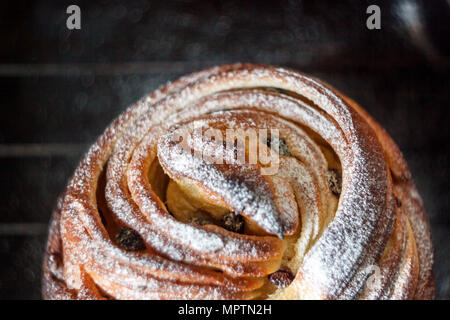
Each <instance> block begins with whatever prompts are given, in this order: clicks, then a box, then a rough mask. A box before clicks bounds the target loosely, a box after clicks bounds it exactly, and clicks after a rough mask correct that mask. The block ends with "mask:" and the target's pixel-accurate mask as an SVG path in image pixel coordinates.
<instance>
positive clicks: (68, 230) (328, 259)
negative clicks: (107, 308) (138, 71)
mask: <svg viewBox="0 0 450 320" xmlns="http://www.w3.org/2000/svg"><path fill="white" fill-rule="evenodd" d="M261 87H262V88H265V87H275V88H278V89H282V90H283V91H282V93H275V92H273V91H265V90H257V89H253V88H261ZM229 90H233V91H229ZM234 90H235V91H234ZM226 91H229V92H226ZM223 102H227V104H224V103H223ZM238 107H243V108H248V109H249V110H258V111H259V112H268V113H271V114H273V115H274V117H276V118H278V117H280V118H285V119H288V120H289V122H288V123H290V124H286V125H285V126H286V127H289V126H291V128H290V131H292V133H291V134H287V135H286V142H287V146H288V147H289V148H292V149H291V151H292V158H296V159H295V160H296V161H300V162H301V163H302V164H301V166H303V167H304V174H302V175H299V172H301V170H300V169H299V170H294V172H292V170H293V169H292V168H293V166H294V165H293V164H292V165H288V167H287V168H286V170H285V171H284V172H285V176H284V179H285V180H288V179H292V180H293V181H294V182H295V183H296V184H297V187H296V188H294V186H295V185H294V183H293V184H292V186H293V190H294V193H295V191H296V190H295V189H297V194H296V199H297V201H298V203H299V208H300V211H302V208H303V211H305V210H308V209H314V210H316V212H317V213H316V214H314V213H313V214H312V215H311V216H310V217H309V219H311V223H310V224H308V223H305V225H307V227H308V228H309V229H310V231H309V232H310V235H309V236H307V238H306V240H305V242H306V243H307V244H306V245H302V250H298V251H297V252H296V254H297V256H296V260H297V261H299V262H298V271H297V275H296V279H295V280H294V281H293V283H292V284H291V285H290V286H289V287H287V288H284V289H283V290H279V291H277V292H276V293H275V295H274V296H273V297H274V298H357V297H358V296H359V295H360V294H361V292H362V291H363V290H371V288H366V286H365V283H366V281H367V279H368V275H367V274H366V273H364V272H361V270H366V269H367V267H370V266H372V265H376V264H377V263H378V261H379V260H380V257H381V256H382V254H383V252H384V250H385V248H386V244H387V242H388V239H389V238H390V237H391V236H394V237H395V236H396V235H395V233H392V230H395V229H393V224H394V221H395V218H396V210H395V207H394V202H395V201H394V195H393V194H394V192H395V191H394V187H393V185H395V184H398V181H397V180H396V179H394V180H392V179H391V177H390V173H389V172H390V171H389V166H390V165H391V163H390V162H389V161H387V160H386V158H385V152H386V153H387V154H388V155H389V156H388V157H387V158H388V159H396V160H397V161H399V162H400V163H401V162H402V161H403V160H402V158H401V155H400V154H399V153H398V152H396V149H395V148H393V147H390V148H388V147H389V146H391V145H392V142H391V141H390V140H388V138H387V137H386V136H384V135H383V132H381V131H380V130H378V128H376V127H374V126H373V124H371V123H370V121H369V120H368V118H367V117H366V116H365V115H364V114H362V113H360V112H359V111H358V108H356V107H352V106H351V102H349V101H348V100H346V98H345V97H343V96H342V95H340V94H339V93H338V92H336V91H335V90H333V89H331V88H329V87H328V86H326V85H324V84H322V83H321V82H320V81H318V80H314V79H312V78H309V77H307V76H304V75H302V74H299V73H297V72H294V71H291V70H286V69H281V68H274V67H265V66H256V65H234V66H227V67H221V68H216V69H211V70H209V71H205V72H203V73H199V74H196V75H193V76H190V77H187V78H183V79H181V80H178V81H176V82H174V83H173V84H169V85H168V86H167V87H164V88H162V89H160V90H159V91H157V92H156V93H153V94H152V95H150V96H148V97H146V98H144V99H143V100H142V101H141V102H139V103H138V104H137V105H136V106H134V107H132V108H131V109H129V110H128V111H127V112H126V113H124V114H123V115H122V116H121V117H120V118H118V120H116V121H115V122H114V123H113V125H112V126H110V127H109V128H108V129H107V131H106V132H105V133H104V134H103V135H102V136H101V137H100V138H99V139H98V141H97V143H96V144H94V146H93V147H91V149H90V150H89V152H88V154H87V155H86V157H85V158H84V159H83V161H82V163H81V164H80V166H79V168H78V169H77V171H76V172H75V174H74V177H73V178H72V180H71V182H70V183H69V186H68V189H67V192H66V196H65V198H64V201H63V202H64V204H63V205H62V208H61V220H60V222H58V221H59V220H58V219H59V218H58V217H57V215H56V216H55V221H56V223H55V224H54V225H53V227H52V231H53V232H54V233H53V234H52V235H51V237H50V239H49V248H48V250H49V253H48V260H47V261H51V259H53V258H51V257H58V256H61V255H62V256H63V264H64V265H63V266H61V265H60V266H59V267H57V268H56V269H55V270H60V269H61V268H62V277H63V278H62V279H61V280H60V281H62V282H63V283H64V284H63V286H66V287H67V288H68V289H70V292H72V293H73V294H75V295H77V294H78V297H79V298H83V297H85V296H86V290H87V291H88V293H89V294H88V295H87V296H93V297H101V296H102V294H104V293H106V294H107V297H112V298H127V297H129V298H166V299H170V298H186V299H189V298H191V299H196V298H197V299H198V298H230V297H232V298H249V297H252V296H254V295H255V294H257V291H255V290H256V289H257V288H259V287H260V286H261V285H262V283H261V281H258V279H255V278H246V277H247V276H255V275H257V276H263V275H266V274H268V273H270V272H273V271H274V270H272V269H273V268H277V267H278V265H279V263H280V262H281V259H282V253H283V246H281V245H280V240H278V239H277V238H275V237H267V240H266V241H267V244H264V242H262V243H261V241H260V240H258V238H259V237H258V236H253V238H252V237H249V236H246V237H242V238H239V237H238V238H239V240H240V242H239V244H238V245H235V244H233V245H232V246H231V248H229V249H226V250H222V248H226V245H227V243H228V242H223V239H224V238H223V237H224V236H225V235H226V231H223V230H220V228H219V227H205V228H194V227H192V226H187V225H185V226H182V225H181V224H180V222H177V221H175V220H174V219H172V218H170V216H169V215H168V214H167V212H165V210H164V207H163V203H162V202H161V201H160V200H158V199H157V197H156V195H155V194H154V193H153V192H152V190H151V189H150V188H149V184H148V181H146V180H145V179H146V177H145V172H146V170H147V169H148V165H149V162H150V160H153V159H155V150H154V149H153V150H152V149H151V148H141V149H140V146H144V145H145V146H148V147H151V146H152V144H151V143H148V144H145V143H144V142H148V141H147V140H146V139H147V138H146V137H148V135H150V134H152V133H155V132H158V129H157V128H158V127H161V126H163V124H164V123H165V122H167V121H169V122H170V121H174V120H175V122H176V121H177V120H176V118H177V117H179V119H178V120H180V119H183V117H185V119H188V118H189V117H191V118H195V117H196V116H200V115H201V114H203V113H204V112H205V111H208V112H211V111H217V110H221V109H229V108H238ZM210 117H212V118H213V117H214V115H210ZM280 121H281V120H280ZM235 123H236V125H239V123H240V122H239V121H236V122H235ZM295 124H301V125H303V126H305V127H308V128H310V129H311V130H312V131H314V132H316V133H317V134H319V135H320V136H321V137H322V138H323V139H324V140H325V141H327V142H328V144H329V145H331V146H332V147H333V149H334V151H335V152H336V154H337V155H338V156H339V159H340V161H341V164H342V171H343V190H342V194H341V196H340V199H339V205H338V207H337V210H336V212H335V214H334V212H331V211H330V210H328V204H329V202H328V201H327V199H328V197H330V196H331V194H330V192H329V190H328V189H326V188H325V186H326V164H325V161H324V157H323V155H322V156H320V151H319V149H318V148H317V146H316V147H315V146H314V145H315V143H314V142H313V141H312V140H311V139H310V138H308V137H307V135H306V134H304V133H303V132H302V131H301V129H300V128H298V127H297V126H296V125H295ZM292 135H295V137H296V138H297V139H299V140H300V143H298V144H296V143H295V141H296V140H297V139H291V138H292ZM282 137H283V136H282ZM290 139H291V140H290ZM149 141H150V142H151V138H149ZM386 146H387V147H386ZM135 151H136V155H138V156H136V157H135ZM176 155H177V153H176V152H174V154H172V153H167V152H166V153H165V154H164V156H165V157H166V158H170V157H175V158H176ZM163 158H164V157H163ZM399 159H400V160H399ZM169 160H170V161H169V162H170V163H171V164H173V165H174V166H175V169H177V168H176V166H177V165H180V166H181V167H182V168H181V169H180V168H178V170H179V172H184V173H185V172H186V170H191V169H192V170H194V172H196V173H199V174H200V177H197V176H196V177H195V178H198V180H200V181H201V182H203V183H205V185H206V186H207V187H208V188H209V189H211V190H213V191H215V192H216V193H217V191H218V189H219V188H220V187H225V191H226V192H225V193H224V194H223V195H225V197H224V198H225V201H226V202H231V203H233V201H235V203H238V204H244V203H245V201H248V199H242V198H239V197H240V196H242V195H243V197H244V198H246V196H247V195H249V194H251V193H249V192H244V191H243V188H242V185H239V190H236V192H231V191H230V190H233V188H235V187H236V185H235V184H233V183H232V181H233V179H228V177H227V176H226V175H223V174H222V175H217V176H216V177H215V178H214V179H211V177H210V176H208V172H210V171H207V170H204V168H201V167H196V166H195V162H194V167H189V165H192V163H191V162H185V161H178V160H180V159H178V160H177V161H175V160H176V159H172V158H170V159H169ZM181 160H186V157H184V158H183V159H181ZM130 161H131V162H130ZM106 163H107V164H106ZM183 164H184V165H187V166H188V167H187V168H186V167H185V166H183ZM202 165H203V164H202ZM105 166H106V167H105ZM163 166H164V165H163ZM301 166H299V168H300V167H301ZM170 169H174V168H170ZM170 169H169V171H170ZM395 169H396V170H397V171H398V172H400V173H402V174H401V175H400V176H401V177H408V176H409V174H408V173H409V172H407V167H406V165H403V166H398V167H396V168H395ZM102 170H107V176H106V178H107V186H106V190H105V196H106V200H107V204H108V207H109V209H110V211H111V214H112V215H113V216H114V218H115V220H116V221H117V223H119V224H124V225H127V226H130V227H132V228H134V229H135V230H136V231H137V232H139V233H140V234H141V236H142V237H143V238H144V240H145V241H146V243H147V244H148V245H149V246H150V248H152V250H149V251H148V252H146V253H144V254H142V255H141V254H129V253H126V252H122V251H121V250H120V249H119V248H117V247H116V246H115V245H114V243H112V242H111V240H110V238H109V234H108V232H107V230H106V229H105V228H104V226H103V225H102V223H101V219H100V216H99V214H98V212H97V203H96V197H95V193H96V191H97V185H98V178H99V175H100V173H101V171H102ZM402 170H403V172H402ZM405 170H406V171H405ZM223 172H224V171H222V173H223ZM231 172H239V173H240V174H241V175H242V176H244V177H249V178H251V177H252V175H251V174H249V173H248V172H247V171H245V170H244V172H242V167H240V168H234V171H231ZM139 173H140V174H139ZM297 175H298V177H296V176H297ZM238 176H239V174H238ZM218 182H220V183H219V184H217V183H218ZM402 188H403V190H406V191H408V192H405V197H406V198H407V199H413V200H414V201H413V204H411V207H410V208H411V210H407V213H406V214H407V215H408V219H409V221H411V223H412V230H415V231H414V239H413V240H411V238H409V239H410V241H414V243H417V244H418V245H417V256H418V259H415V260H414V259H409V260H406V258H407V257H411V255H408V256H407V255H405V259H403V260H402V261H404V263H399V264H397V265H395V266H393V267H392V272H397V270H398V274H399V275H400V276H399V277H397V280H393V281H392V282H391V283H390V286H389V287H395V290H394V292H398V290H403V291H404V292H406V291H408V292H409V295H410V296H415V297H430V296H431V295H432V294H433V292H432V279H431V273H430V263H431V260H432V257H431V253H430V252H431V247H430V246H429V245H428V244H427V243H429V233H428V232H427V231H426V230H427V222H426V219H425V217H424V213H423V209H422V207H421V203H420V201H418V200H417V199H419V198H417V196H416V195H415V194H414V193H411V190H414V189H413V188H414V186H413V184H412V181H410V180H406V181H402ZM256 191H257V190H256ZM266 191H267V189H264V194H261V193H262V192H259V194H258V192H256V195H257V197H256V199H255V198H252V199H251V200H252V201H253V202H254V201H260V200H261V202H260V203H256V204H254V203H252V206H256V208H261V207H258V206H259V205H262V208H266V209H267V208H268V207H267V203H265V201H267V200H264V199H267V195H266ZM100 192H102V190H100ZM275 194H276V193H275ZM301 195H303V197H301ZM226 197H230V198H226ZM253 197H255V196H253ZM260 197H262V198H261V199H260ZM402 202H403V199H402ZM235 203H233V207H237V206H236V205H235ZM237 208H239V207H237ZM305 208H306V209H305ZM255 210H256V211H257V212H258V210H259V209H255ZM242 211H245V210H242ZM259 212H260V215H259V216H258V215H257V217H261V215H263V214H264V213H263V212H262V211H259ZM270 212H271V213H270ZM273 212H274V211H273V210H272V211H269V215H268V216H266V217H265V218H263V219H260V218H256V220H255V221H256V222H258V223H259V224H261V225H262V226H263V229H265V230H271V231H273V230H275V232H273V233H277V232H278V231H277V229H270V228H274V227H275V228H276V227H277V223H274V224H273V225H270V221H271V220H270V217H271V216H272V217H273V216H274V215H273ZM307 213H308V214H311V212H310V211H309V210H308V212H307ZM265 214H267V212H265ZM301 214H302V215H304V214H305V212H301ZM249 217H250V218H251V216H249ZM302 218H303V216H302ZM307 221H308V220H307V219H305V222H307ZM407 221H408V220H407ZM302 223H303V221H302ZM278 225H279V224H278ZM59 227H60V228H61V229H60V230H59ZM302 228H303V225H302ZM416 230H417V231H416ZM424 230H425V231H424ZM422 231H423V232H422ZM217 234H222V237H220V236H218V235H217ZM236 237H237V236H236ZM177 238H183V239H182V240H180V241H174V240H173V239H177ZM300 239H302V238H301V237H300ZM202 240H207V241H206V242H207V243H210V246H208V248H206V247H205V246H203V244H202V243H201V242H202ZM60 241H62V242H63V248H64V250H63V251H62V252H61V247H60V246H58V243H59V242H60ZM302 241H303V240H302ZM239 251H241V255H239ZM216 252H217V255H216V256H215V255H214V254H215V253H216ZM264 252H265V254H262V253H264ZM411 252H412V253H411V254H412V257H414V250H412V251H411ZM230 257H232V258H230ZM215 258H217V259H215ZM430 258H431V260H430ZM101 261H105V263H104V264H103V262H101ZM249 262H251V263H249ZM277 262H278V265H277ZM47 263H48V262H47ZM411 263H412V264H413V265H411ZM205 266H208V267H216V268H219V269H221V270H222V271H223V272H224V273H220V274H219V273H217V272H214V271H211V270H210V269H208V268H205ZM184 268H188V269H189V271H187V272H186V271H185V270H186V269H184ZM414 269H416V270H421V271H419V272H418V273H414V272H408V270H414ZM102 270H103V271H102ZM104 270H108V272H104ZM45 271H46V276H47V279H49V280H48V281H47V282H46V286H45V288H44V293H45V295H46V296H47V297H60V296H64V294H60V293H59V291H58V290H56V289H55V286H56V283H57V282H56V280H51V279H52V275H53V274H55V275H56V274H59V275H60V274H61V272H60V271H52V270H50V268H46V270H45ZM233 274H234V275H236V274H237V275H241V276H242V277H241V278H240V279H236V278H232V277H229V275H233ZM169 278H170V279H173V278H176V279H177V280H176V283H174V282H173V281H171V280H168V279H169ZM214 279H217V281H218V283H214ZM252 279H253V280H252ZM406 282H408V283H414V282H417V283H418V284H417V288H419V289H420V290H419V291H416V292H414V290H416V286H409V285H401V283H406ZM58 283H59V282H58ZM227 283H232V284H233V285H231V286H227V285H225V284H227ZM144 287H145V288H144ZM398 288H402V289H398Z"/></svg>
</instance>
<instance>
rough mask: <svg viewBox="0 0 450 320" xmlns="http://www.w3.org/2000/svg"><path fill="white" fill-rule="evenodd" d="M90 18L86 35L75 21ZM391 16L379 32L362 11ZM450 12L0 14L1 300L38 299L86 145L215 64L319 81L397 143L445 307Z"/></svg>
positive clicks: (57, 5) (242, 7) (340, 8)
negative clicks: (58, 205)
mask: <svg viewBox="0 0 450 320" xmlns="http://www.w3.org/2000/svg"><path fill="white" fill-rule="evenodd" d="M69 4H78V5H79V6H80V7H81V15H82V17H81V20H82V21H81V24H82V25H81V27H82V28H81V30H73V31H69V30H68V29H67V28H66V19H67V17H68V15H67V14H66V8H67V6H68V5H69ZM369 4H377V5H379V6H380V8H381V30H368V29H367V28H366V19H367V17H368V15H367V14H366V8H367V6H368V5H369ZM449 22H450V9H449V3H448V2H447V1H445V0H442V1H440V0H433V1H415V0H398V1H375V0H373V1H368V2H366V1H309V2H306V1H277V2H271V3H268V2H263V1H257V2H250V1H226V2H218V1H205V2H200V1H187V0H186V1H173V2H169V1H152V2H146V1H122V2H120V1H90V2H80V1H71V2H65V1H11V2H9V1H2V2H1V4H0V29H1V32H0V35H1V38H0V39H1V41H0V106H1V113H0V115H1V116H0V181H1V183H0V186H1V189H0V298H1V299H39V298H40V279H41V261H42V254H43V251H44V246H45V241H46V232H47V224H48V221H49V218H50V214H51V211H52V208H53V207H54V205H55V201H56V198H57V196H58V194H59V193H60V192H61V191H62V190H63V188H64V185H65V182H66V181H67V179H68V178H69V176H70V175H71V173H72V172H73V170H74V169H75V167H76V165H77V163H78V161H79V160H80V158H81V156H82V155H83V152H84V151H85V150H86V148H87V147H88V145H89V144H90V143H92V142H93V140H94V139H95V138H96V137H97V136H98V135H99V134H100V133H101V132H102V131H103V130H104V129H105V127H106V126H107V125H108V123H109V122H110V121H111V120H112V119H113V118H114V117H116V116H117V115H118V114H120V113H121V112H122V111H123V110H124V109H125V108H126V107H127V106H128V105H129V104H131V103H133V102H134V101H136V100H137V99H138V98H140V97H141V96H143V95H144V94H146V93H148V92H150V91H151V90H153V89H155V88H156V87H157V86H159V85H161V84H163V83H164V82H165V81H167V80H171V79H175V78H176V77H178V76H180V75H183V74H186V73H189V72H192V71H196V70H199V69H202V68H205V67H208V66H212V65H216V64H225V63H233V62H239V61H240V62H259V63H268V64H275V65H282V66H288V67H293V68H296V69H298V70H300V71H303V72H306V73H309V74H312V75H314V76H317V77H319V78H321V79H323V80H324V81H326V82H328V83H330V84H331V85H333V86H335V87H336V88H337V89H339V90H341V91H342V92H343V93H345V94H347V95H348V96H350V97H352V98H353V99H355V100H356V101H357V102H359V103H360V104H361V105H362V106H363V107H364V108H366V109H367V110H368V111H369V113H371V114H372V115H373V116H374V117H375V118H376V119H377V120H378V121H379V122H380V123H381V124H382V125H383V126H384V127H385V128H386V130H387V131H388V132H389V133H390V134H391V135H392V137H393V138H394V140H395V141H396V142H397V143H398V144H399V146H400V149H401V150H402V151H403V152H404V155H405V157H406V159H407V161H408V163H409V166H410V168H411V171H412V173H413V176H414V178H415V181H416V184H417V187H418V189H419V192H420V194H421V195H422V197H423V200H424V203H425V207H426V209H427V211H428V213H429V217H430V220H431V227H432V236H433V242H434V246H435V247H434V249H435V275H436V286H437V298H440V299H449V298H450V274H449V267H450V246H449V243H450V236H449V234H450V233H449V231H450V230H449V229H450V216H449V197H448V191H449V129H448V128H449V120H450V117H449V102H450V101H449V100H450V99H449V98H450V94H449V89H450V86H449V71H450V60H449V39H450V33H449Z"/></svg>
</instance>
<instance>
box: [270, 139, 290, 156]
mask: <svg viewBox="0 0 450 320" xmlns="http://www.w3.org/2000/svg"><path fill="white" fill-rule="evenodd" d="M277 145H278V150H276V149H277V148H276V146H277ZM267 146H268V147H269V148H271V149H272V150H273V151H275V152H276V153H278V154H279V155H280V156H290V155H291V153H290V152H289V147H288V146H287V144H286V141H285V140H284V139H282V138H278V137H269V138H267Z"/></svg>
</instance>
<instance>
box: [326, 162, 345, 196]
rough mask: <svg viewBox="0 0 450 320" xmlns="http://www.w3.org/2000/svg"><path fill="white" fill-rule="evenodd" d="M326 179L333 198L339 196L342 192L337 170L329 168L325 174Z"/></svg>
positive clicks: (339, 175)
mask: <svg viewBox="0 0 450 320" xmlns="http://www.w3.org/2000/svg"><path fill="white" fill-rule="evenodd" d="M327 179H328V183H329V185H330V190H331V192H332V193H333V194H334V195H335V196H339V195H340V194H341V191H342V178H341V174H340V173H339V170H338V169H334V168H330V169H328V172H327Z"/></svg>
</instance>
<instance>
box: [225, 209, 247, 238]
mask: <svg viewBox="0 0 450 320" xmlns="http://www.w3.org/2000/svg"><path fill="white" fill-rule="evenodd" d="M222 226H223V227H224V228H225V229H227V230H228V231H232V232H236V233H243V232H244V218H243V217H242V216H241V215H239V214H236V213H234V212H231V211H230V212H228V213H226V214H225V215H224V216H223V217H222Z"/></svg>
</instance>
